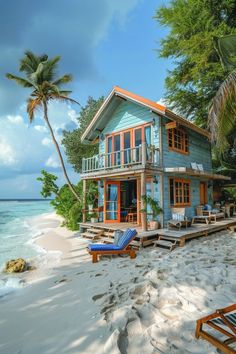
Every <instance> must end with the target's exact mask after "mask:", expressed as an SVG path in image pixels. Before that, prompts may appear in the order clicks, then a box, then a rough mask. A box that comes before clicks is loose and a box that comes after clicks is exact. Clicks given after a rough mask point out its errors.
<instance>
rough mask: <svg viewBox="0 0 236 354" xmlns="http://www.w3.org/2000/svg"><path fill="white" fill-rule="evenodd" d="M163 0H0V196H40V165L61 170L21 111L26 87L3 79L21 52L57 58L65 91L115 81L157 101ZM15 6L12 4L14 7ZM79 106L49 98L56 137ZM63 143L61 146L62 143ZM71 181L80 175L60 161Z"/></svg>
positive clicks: (82, 91) (92, 92) (107, 87)
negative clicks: (68, 78) (66, 78)
mask: <svg viewBox="0 0 236 354" xmlns="http://www.w3.org/2000/svg"><path fill="white" fill-rule="evenodd" d="M167 3H168V1H167V0H162V1H160V0H119V1H115V0H113V1H111V0H86V1H84V0H42V1H36V0H21V1H19V0H8V1H4V0H0V23H1V31H0V53H1V56H0V199H1V198H40V189H41V185H40V183H39V182H38V181H37V180H36V178H37V177H38V176H39V175H40V171H41V170H42V169H46V170H47V171H48V172H52V173H54V174H56V175H57V176H58V182H59V184H60V185H61V184H63V183H64V180H63V176H62V174H61V172H60V165H59V161H58V159H57V155H56V153H55V149H54V146H53V144H52V141H51V139H50V135H49V132H48V131H47V128H46V127H45V125H44V122H43V119H42V117H41V116H40V112H39V113H38V114H37V115H36V117H35V120H34V122H33V123H31V124H30V123H29V121H28V117H27V113H26V100H27V97H28V95H29V91H28V90H27V89H23V88H21V87H19V86H18V85H17V84H16V83H15V82H13V81H9V80H8V79H6V78H5V74H6V73H7V72H10V73H13V74H18V66H19V60H20V58H22V57H23V55H24V52H25V50H28V49H29V50H31V51H33V52H34V53H35V54H44V53H46V54H48V55H49V56H50V57H52V56H55V55H60V56H61V61H60V64H59V70H60V72H59V74H64V73H71V74H72V75H73V82H72V83H70V84H69V85H67V89H71V90H72V91H73V93H72V94H71V97H72V98H74V99H75V100H77V101H78V102H79V103H80V104H81V105H85V104H86V101H87V98H88V96H93V97H94V98H98V97H100V96H101V95H105V96H106V95H108V94H109V92H110V91H111V89H112V87H113V86H114V85H118V86H120V87H122V88H124V89H127V90H130V91H132V92H134V93H137V94H139V95H141V96H144V97H146V98H149V99H152V100H155V101H158V100H160V99H161V98H162V97H163V95H164V92H165V88H164V80H165V77H166V76H167V70H168V69H170V68H171V62H170V61H168V60H166V59H160V58H159V57H158V48H160V40H161V38H163V37H165V35H166V34H167V33H168V29H167V28H163V27H161V26H160V25H159V24H158V23H157V22H156V21H155V20H154V19H153V17H154V15H155V12H156V9H157V8H158V7H159V6H161V5H167ZM13 9H14V10H13ZM78 113H79V106H75V105H73V106H69V105H66V104H65V103H53V104H51V105H50V107H49V118H50V121H51V123H52V126H53V129H54V131H55V133H56V136H57V139H58V140H59V142H60V140H61V137H62V131H63V130H64V129H67V130H72V129H75V128H76V127H77V120H76V117H77V116H78ZM62 149H63V147H62ZM67 168H68V174H69V176H70V178H71V179H72V181H73V182H74V183H76V182H77V181H78V180H79V175H78V174H77V173H75V172H74V171H73V169H72V168H71V167H70V166H69V165H68V164H67Z"/></svg>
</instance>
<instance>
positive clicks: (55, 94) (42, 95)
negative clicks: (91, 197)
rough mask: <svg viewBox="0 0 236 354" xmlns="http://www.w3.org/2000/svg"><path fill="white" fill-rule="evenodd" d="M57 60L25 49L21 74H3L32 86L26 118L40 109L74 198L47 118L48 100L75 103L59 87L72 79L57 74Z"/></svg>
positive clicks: (29, 87) (69, 76)
mask: <svg viewBox="0 0 236 354" xmlns="http://www.w3.org/2000/svg"><path fill="white" fill-rule="evenodd" d="M59 60H60V57H59V56H56V57H54V58H52V59H49V58H48V56H47V55H41V56H37V55H35V54H34V53H32V52H31V51H26V52H25V56H24V57H23V58H22V59H21V60H20V65H19V71H20V72H23V73H24V74H25V75H24V77H20V76H16V75H13V74H9V73H7V74H6V77H7V78H8V79H10V80H14V81H16V82H17V83H18V84H19V85H20V86H22V87H24V88H28V89H31V90H32V91H31V93H30V96H29V98H28V101H27V113H28V116H29V120H30V122H32V121H33V120H34V117H35V112H36V110H37V109H42V111H43V118H44V121H45V123H46V125H47V127H48V129H49V131H50V134H51V137H52V141H53V143H54V145H55V147H56V151H57V153H58V156H59V160H60V163H61V167H62V170H63V174H64V176H65V179H66V181H67V183H68V186H69V188H70V190H71V192H72V193H73V195H74V196H75V198H76V199H77V200H79V197H78V195H77V193H76V191H75V188H74V186H73V185H72V183H71V181H70V179H69V177H68V174H67V171H66V168H65V163H64V160H63V157H62V153H61V150H60V147H59V144H58V142H57V140H56V138H55V134H54V132H53V129H52V126H51V124H50V122H49V118H48V103H49V102H51V101H55V100H56V101H61V102H70V103H78V102H76V101H75V100H73V99H72V98H69V97H68V95H69V94H70V93H71V91H66V90H64V89H62V88H61V86H62V85H63V84H66V83H68V82H70V81H71V80H72V76H71V75H69V74H65V75H63V76H61V77H57V75H56V71H57V68H58V62H59Z"/></svg>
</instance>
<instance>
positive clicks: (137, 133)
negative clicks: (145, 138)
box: [134, 128, 142, 162]
mask: <svg viewBox="0 0 236 354" xmlns="http://www.w3.org/2000/svg"><path fill="white" fill-rule="evenodd" d="M134 146H135V162H140V159H141V146H142V128H138V129H135V130H134Z"/></svg>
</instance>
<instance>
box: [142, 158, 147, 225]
mask: <svg viewBox="0 0 236 354" xmlns="http://www.w3.org/2000/svg"><path fill="white" fill-rule="evenodd" d="M145 154H146V151H145ZM143 195H146V173H145V172H141V209H144V208H145V204H144V202H143V198H142V196H143ZM141 223H142V230H143V231H147V213H146V212H142V213H141Z"/></svg>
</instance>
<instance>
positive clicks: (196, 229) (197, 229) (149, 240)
mask: <svg viewBox="0 0 236 354" xmlns="http://www.w3.org/2000/svg"><path fill="white" fill-rule="evenodd" d="M80 227H81V228H82V229H88V228H90V227H93V228H96V229H102V230H104V231H108V232H111V231H112V232H113V231H115V230H118V229H119V230H126V229H127V228H131V229H133V228H135V229H136V230H137V232H138V234H137V236H136V237H135V243H136V245H138V244H139V246H140V247H145V246H148V245H152V244H154V241H155V240H157V239H158V238H159V237H160V238H161V239H163V240H173V241H178V243H179V245H180V246H184V245H185V241H186V240H190V239H194V238H197V237H200V236H208V235H209V234H212V233H215V232H218V231H222V230H226V229H234V228H236V217H231V218H227V219H224V220H219V221H217V222H216V223H212V224H208V225H206V224H194V225H192V226H191V227H188V228H187V229H186V228H183V229H181V230H175V229H169V230H168V229H166V228H163V229H157V230H148V231H142V229H141V227H140V226H138V225H137V224H135V223H127V222H124V223H112V224H109V223H95V224H93V223H89V222H87V223H80Z"/></svg>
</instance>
